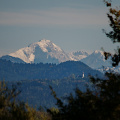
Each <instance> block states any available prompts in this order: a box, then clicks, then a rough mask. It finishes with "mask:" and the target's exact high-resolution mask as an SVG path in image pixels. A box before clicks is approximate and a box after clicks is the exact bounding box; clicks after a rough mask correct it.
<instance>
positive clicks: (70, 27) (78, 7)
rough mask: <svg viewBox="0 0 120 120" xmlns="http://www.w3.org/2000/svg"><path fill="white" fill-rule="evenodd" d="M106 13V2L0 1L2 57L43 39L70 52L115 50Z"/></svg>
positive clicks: (115, 1)
mask: <svg viewBox="0 0 120 120" xmlns="http://www.w3.org/2000/svg"><path fill="white" fill-rule="evenodd" d="M113 4H115V5H117V4H119V5H120V0H114V2H113ZM107 12H108V9H107V8H106V7H105V4H104V3H103V0H0V56H1V55H3V54H8V53H11V52H14V51H16V50H18V49H20V48H23V47H27V46H28V45H29V44H31V43H34V42H37V41H39V40H41V39H43V38H44V39H48V40H51V41H52V42H53V43H55V44H56V45H58V46H59V47H61V48H62V49H63V50H65V51H67V52H69V51H78V50H87V51H94V50H100V49H101V47H104V48H105V49H106V50H110V49H114V47H113V44H112V42H111V41H110V40H109V39H108V38H106V36H105V35H104V33H103V32H102V29H103V28H104V29H106V30H109V27H108V19H107V16H106V13H107Z"/></svg>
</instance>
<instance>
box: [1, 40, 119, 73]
mask: <svg viewBox="0 0 120 120" xmlns="http://www.w3.org/2000/svg"><path fill="white" fill-rule="evenodd" d="M1 59H6V60H10V61H12V62H16V63H24V62H25V63H40V62H42V63H56V64H58V63H61V62H65V61H69V60H70V61H81V62H83V63H85V64H86V65H88V66H89V67H91V68H93V69H97V70H99V71H101V72H104V70H105V71H109V70H113V71H116V72H120V67H119V66H118V67H117V68H113V67H112V65H111V61H110V60H105V59H104V55H103V52H102V51H97V50H96V51H94V52H93V53H92V54H89V53H88V52H85V51H77V52H71V53H66V52H64V50H62V49H61V48H60V47H58V46H57V45H55V44H54V43H52V42H51V41H50V40H45V39H43V40H40V41H39V42H36V43H33V44H31V45H29V46H28V47H25V48H21V49H19V50H18V51H16V52H14V53H10V54H9V55H6V56H2V57H1ZM103 66H104V67H103ZM103 68H104V69H103Z"/></svg>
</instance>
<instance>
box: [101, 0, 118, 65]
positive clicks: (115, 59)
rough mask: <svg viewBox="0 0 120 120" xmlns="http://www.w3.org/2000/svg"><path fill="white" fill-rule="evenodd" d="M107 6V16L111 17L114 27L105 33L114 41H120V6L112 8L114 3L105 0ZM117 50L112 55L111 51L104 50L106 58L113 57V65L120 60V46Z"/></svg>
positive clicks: (111, 26) (111, 23)
mask: <svg viewBox="0 0 120 120" xmlns="http://www.w3.org/2000/svg"><path fill="white" fill-rule="evenodd" d="M104 2H105V4H106V6H107V7H109V13H107V17H108V19H109V22H110V23H109V26H110V28H111V29H112V30H111V31H110V32H106V31H105V30H103V31H104V33H105V34H106V36H107V37H108V38H110V39H111V40H112V42H113V43H119V42H120V7H116V8H112V7H111V6H112V4H111V2H110V1H106V0H104ZM115 51H116V52H115V53H114V54H113V55H112V54H111V53H110V52H104V55H105V59H108V58H109V57H110V56H111V58H112V61H113V63H112V65H113V66H117V65H118V64H119V62H120V48H119V47H118V48H117V49H116V50H115Z"/></svg>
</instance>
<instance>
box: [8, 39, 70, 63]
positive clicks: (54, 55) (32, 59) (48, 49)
mask: <svg viewBox="0 0 120 120" xmlns="http://www.w3.org/2000/svg"><path fill="white" fill-rule="evenodd" d="M9 56H12V57H16V58H20V59H21V60H23V61H24V62H26V63H40V62H43V63H60V62H64V61H67V60H70V58H69V56H68V55H67V54H66V53H65V52H64V51H63V50H62V49H61V48H60V47H58V46H57V45H55V44H54V43H52V42H51V41H50V40H40V41H39V42H36V43H33V44H31V45H29V46H28V47H25V48H22V49H19V50H18V51H16V52H14V53H10V54H9Z"/></svg>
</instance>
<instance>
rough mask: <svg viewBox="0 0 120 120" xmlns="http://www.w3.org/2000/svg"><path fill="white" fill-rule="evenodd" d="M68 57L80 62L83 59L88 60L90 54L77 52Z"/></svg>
mask: <svg viewBox="0 0 120 120" xmlns="http://www.w3.org/2000/svg"><path fill="white" fill-rule="evenodd" d="M68 55H69V57H70V58H71V60H74V61H79V60H81V59H83V58H86V57H87V56H88V55H89V53H88V52H85V51H77V52H71V53H69V54H68Z"/></svg>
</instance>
